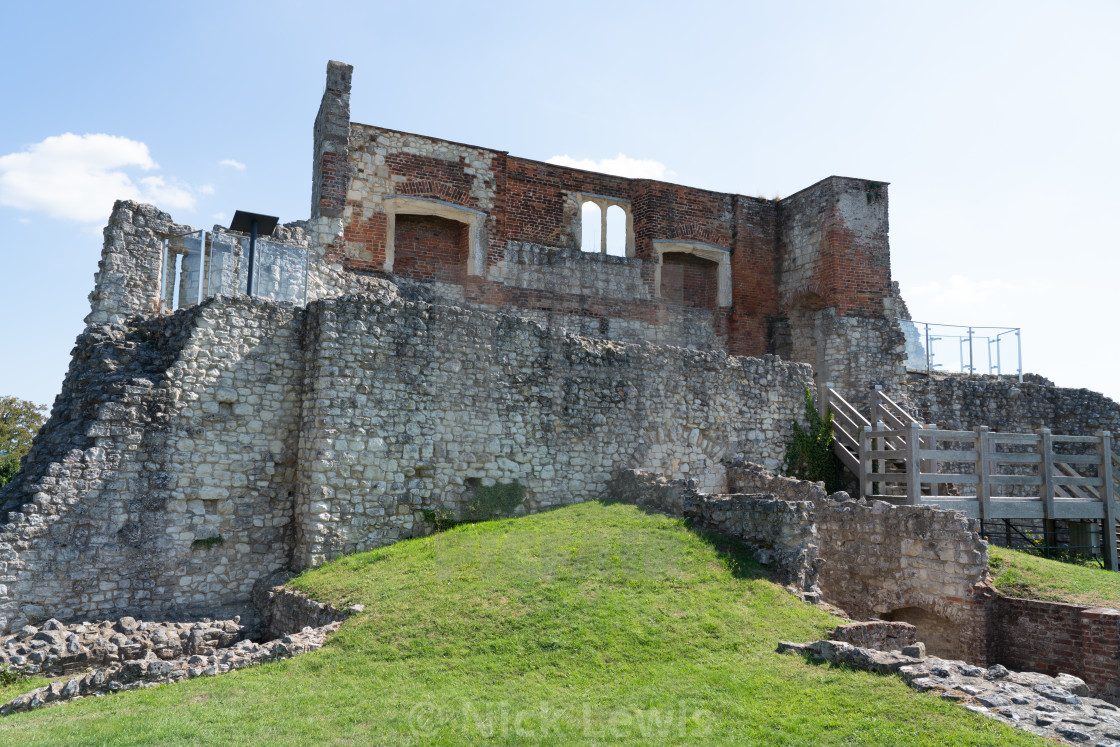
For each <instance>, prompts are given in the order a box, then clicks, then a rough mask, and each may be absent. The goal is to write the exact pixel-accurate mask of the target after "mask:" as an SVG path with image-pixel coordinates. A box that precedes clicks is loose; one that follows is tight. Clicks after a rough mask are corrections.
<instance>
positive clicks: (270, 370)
mask: <svg viewBox="0 0 1120 747" xmlns="http://www.w3.org/2000/svg"><path fill="white" fill-rule="evenodd" d="M301 336H302V319H301V317H300V315H299V314H297V312H296V310H295V309H293V308H292V307H290V306H284V305H278V304H269V303H265V302H261V301H249V300H247V299H238V300H229V299H224V300H217V299H215V300H211V301H208V302H206V303H204V304H202V305H200V306H196V307H193V308H191V309H187V310H185V311H180V312H178V313H177V314H175V315H173V316H170V317H163V318H156V319H153V320H149V321H145V322H143V323H140V324H138V325H136V326H133V327H120V326H107V327H91V328H90V330H89V331H88V332H86V333H85V334H84V335H83V336H82V337H81V338H79V345H78V348H77V349H76V351H75V355H74V358H73V362H72V364H71V369H70V372H69V374H68V375H67V379H66V382H65V383H64V385H63V391H62V394H61V395H60V396H59V397H58V399H57V400H56V403H55V407H54V410H53V412H52V417H51V419H50V422H49V423H48V425H47V426H46V427H45V428H44V430H43V432H42V433H41V434H40V436H39V437H38V438H37V440H36V443H35V446H34V447H33V450H32V453H31V454H30V455H29V461H28V464H29V469H28V470H27V471H26V472H25V473H22V474H20V475H19V476H18V477H17V479H16V480H14V481H13V482H12V483H10V484H9V485H7V486H5V487H4V489H3V490H0V504H2V505H3V506H5V507H7V508H8V509H9V513H8V521H7V523H6V524H4V525H3V526H0V552H3V557H4V559H3V560H2V561H0V562H2V564H3V576H2V577H0V629H10V628H12V627H16V628H18V627H19V626H21V625H23V624H25V623H27V622H35V621H38V620H44V619H46V618H48V617H57V618H59V619H63V620H66V619H71V618H83V619H93V618H97V617H116V616H120V615H124V614H132V615H135V616H139V617H145V618H149V619H150V618H151V617H153V616H164V615H174V614H179V613H181V612H183V611H187V612H189V611H190V610H192V609H206V608H214V607H220V606H231V605H232V606H236V605H244V603H245V602H246V601H247V600H248V596H249V592H250V590H251V589H252V587H253V584H254V583H255V582H256V581H257V579H258V578H260V577H261V576H263V575H265V574H268V573H271V572H273V571H276V570H279V569H282V568H286V567H287V566H288V565H289V562H290V556H291V548H292V537H293V528H292V519H293V514H294V510H293V505H292V486H293V484H294V482H295V474H296V462H295V457H296V454H297V444H298V431H297V426H298V422H299V419H298V416H299V409H300V406H301V400H300V396H299V391H300V386H301V383H302V378H303V353H302V350H301Z"/></svg>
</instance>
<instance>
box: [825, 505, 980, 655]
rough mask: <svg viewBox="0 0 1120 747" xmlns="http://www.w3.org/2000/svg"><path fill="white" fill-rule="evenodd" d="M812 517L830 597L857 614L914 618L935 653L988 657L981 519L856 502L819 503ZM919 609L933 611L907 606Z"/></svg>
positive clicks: (920, 637) (920, 635)
mask: <svg viewBox="0 0 1120 747" xmlns="http://www.w3.org/2000/svg"><path fill="white" fill-rule="evenodd" d="M813 516H814V519H815V521H816V523H817V531H818V533H819V535H820V545H821V557H822V559H823V560H824V564H823V566H822V567H821V574H820V585H821V591H822V592H823V593H824V599H825V600H826V601H828V602H831V603H832V604H835V605H837V606H838V607H841V608H842V609H844V610H845V611H846V612H847V613H848V614H850V615H852V616H853V617H856V618H858V619H867V618H872V617H881V618H885V619H898V620H901V621H903V622H912V623H914V624H915V625H916V626H917V628H918V640H920V641H924V642H925V643H926V644H927V646H930V652H931V653H932V654H935V655H952V656H961V657H963V658H965V659H968V660H969V661H979V662H983V661H986V660H987V657H988V630H987V625H986V620H987V604H988V603H989V600H990V599H991V598H992V597H993V596H994V590H993V589H992V588H991V587H990V586H989V585H988V543H987V542H985V541H983V540H982V539H980V536H979V534H978V530H979V528H980V527H979V522H978V521H977V520H976V519H967V518H965V517H964V515H963V514H961V513H960V512H958V511H945V510H940V509H936V508H932V507H928V506H892V505H890V504H888V503H883V502H882V501H871V502H865V501H860V502H857V501H852V500H848V501H844V502H841V503H834V502H827V503H818V504H817V507H816V510H815V511H814V514H813ZM914 608H917V609H918V610H921V611H924V612H925V613H930V614H927V615H918V616H917V617H915V618H913V619H910V618H909V617H908V616H907V615H908V612H907V611H908V610H913V609H914ZM896 615H897V617H896ZM935 641H943V642H944V643H943V645H942V646H940V647H938V646H935V645H933V642H935ZM954 644H955V645H954ZM938 649H941V650H938ZM944 649H948V650H944Z"/></svg>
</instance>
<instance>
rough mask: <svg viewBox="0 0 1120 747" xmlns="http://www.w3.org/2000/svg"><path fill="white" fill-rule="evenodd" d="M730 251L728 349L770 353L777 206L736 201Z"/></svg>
mask: <svg viewBox="0 0 1120 747" xmlns="http://www.w3.org/2000/svg"><path fill="white" fill-rule="evenodd" d="M732 249H733V251H732V253H731V309H730V320H729V322H730V329H729V331H728V342H727V345H728V352H729V353H732V354H733V355H763V354H764V353H767V352H770V325H771V323H772V321H773V319H774V317H776V316H777V315H778V205H777V203H775V202H773V201H771V200H763V199H761V198H757V197H739V198H738V199H737V200H736V203H735V243H734V246H733V247H732Z"/></svg>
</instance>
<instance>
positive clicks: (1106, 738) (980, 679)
mask: <svg viewBox="0 0 1120 747" xmlns="http://www.w3.org/2000/svg"><path fill="white" fill-rule="evenodd" d="M778 651H779V652H783V653H796V654H801V655H803V656H807V657H809V658H811V659H814V660H816V661H827V662H830V663H832V664H836V665H843V666H847V667H852V668H853V669H862V670H865V671H869V672H876V673H878V674H894V673H897V674H898V675H899V676H900V677H901V678H902V680H903V681H904V682H906V683H907V684H909V685H910V687H912V688H914V689H915V690H918V691H919V692H928V693H933V694H935V695H937V696H939V697H941V698H944V699H945V700H950V701H953V702H956V703H959V704H960V705H961V706H963V707H965V708H967V709H968V710H970V711H972V712H973V713H978V714H980V715H982V716H986V717H988V718H992V719H995V720H997V721H1002V722H1003V723H1005V724H1008V725H1009V726H1013V727H1015V728H1017V729H1023V730H1025V731H1029V732H1031V733H1032V734H1037V735H1039V736H1042V737H1045V738H1047V739H1048V740H1051V741H1055V742H1064V743H1067V744H1092V745H1101V747H1111V746H1112V745H1116V744H1120V708H1118V707H1117V706H1116V705H1114V704H1113V703H1109V702H1107V701H1105V700H1098V699H1096V698H1090V697H1087V696H1088V695H1089V689H1088V687H1087V686H1086V684H1085V682H1084V681H1083V680H1081V679H1080V678H1078V677H1074V676H1072V675H1069V674H1059V675H1057V676H1056V677H1049V676H1047V675H1045V674H1036V673H1034V672H1016V671H1011V670H1009V669H1008V668H1007V667H1005V666H1003V665H1001V664H994V665H992V666H990V667H988V668H987V669H984V668H981V667H977V666H974V665H972V664H969V663H967V662H964V661H960V660H947V659H943V658H938V657H935V656H930V657H925V656H924V655H923V656H920V657H914V656H907V655H904V654H899V653H893V652H889V651H877V650H875V649H872V648H865V647H862V646H853V645H852V644H850V643H846V642H843V641H836V640H831V641H816V642H814V643H808V644H802V643H787V642H782V643H780V644H779V646H778Z"/></svg>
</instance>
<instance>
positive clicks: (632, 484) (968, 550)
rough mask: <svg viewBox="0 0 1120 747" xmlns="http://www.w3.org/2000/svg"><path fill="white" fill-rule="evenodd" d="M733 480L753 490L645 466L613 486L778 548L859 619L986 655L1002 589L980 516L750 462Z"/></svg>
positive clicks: (735, 465) (953, 650)
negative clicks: (704, 485) (991, 579)
mask: <svg viewBox="0 0 1120 747" xmlns="http://www.w3.org/2000/svg"><path fill="white" fill-rule="evenodd" d="M728 484H729V486H730V487H731V489H732V490H739V491H744V492H748V493H752V494H753V495H701V494H699V493H698V492H697V491H696V488H695V486H694V485H688V484H683V483H679V482H674V481H671V480H665V479H657V478H656V476H650V475H644V474H641V473H621V474H620V476H619V478H618V480H617V481H616V482H615V486H614V487H613V488H612V490H613V494H614V495H615V496H616V497H618V498H620V499H623V500H627V501H628V502H633V503H638V504H639V505H647V506H650V507H652V508H657V509H658V510H662V511H666V512H668V513H672V514H674V515H679V516H687V517H689V518H693V519H696V520H698V521H700V522H702V523H703V524H704V525H705V526H707V527H709V528H711V529H713V530H716V531H719V532H721V533H724V534H726V535H728V536H731V537H735V538H737V539H740V540H741V541H743V542H745V543H746V544H748V545H749V546H751V547H755V548H761V549H764V550H766V549H771V550H772V551H773V556H772V558H769V562H772V563H774V564H775V566H776V567H779V568H781V569H782V570H781V572H780V576H781V577H782V578H783V579H784V578H786V577H787V576H788V575H789V570H788V569H790V568H800V569H801V570H800V571H799V572H800V573H801V574H802V575H801V577H802V578H809V577H812V578H814V579H815V580H816V581H817V582H818V583H819V591H820V597H821V599H823V600H824V601H826V602H828V603H830V604H834V605H836V606H838V607H840V608H841V609H843V610H844V611H845V612H846V613H848V614H849V615H851V616H852V617H854V618H856V619H860V620H867V619H870V618H882V619H886V620H890V621H894V622H899V623H911V624H913V626H914V627H915V628H916V630H917V638H918V640H921V641H923V642H925V643H926V644H927V646H929V647H930V650H931V651H932V652H933V653H941V654H952V655H960V656H964V657H966V658H968V659H969V660H970V661H980V662H984V661H986V660H987V658H988V654H989V652H988V645H989V631H988V626H987V620H988V614H989V610H990V604H991V600H992V599H993V598H994V595H995V591H994V589H992V588H991V586H990V585H989V584H988V572H987V560H988V557H987V543H985V542H984V541H983V540H981V539H980V537H979V535H978V534H977V529H978V525H977V522H976V521H975V520H970V519H966V518H964V517H963V516H962V515H961V514H960V513H958V512H956V511H944V510H939V509H935V508H929V507H919V506H892V505H890V504H887V503H883V502H879V501H876V502H872V503H868V502H866V501H859V502H857V501H853V500H851V499H849V498H848V496H847V494H846V493H835V494H833V495H832V496H828V497H825V495H824V488H823V486H822V485H821V484H819V483H811V482H806V481H802V480H795V479H792V478H788V477H781V476H779V475H775V474H773V473H771V472H770V471H769V470H766V469H764V468H763V467H761V466H759V465H754V464H747V463H744V462H741V461H738V462H737V461H734V460H732V461H730V462H729V464H728ZM791 540H793V542H794V545H795V546H796V547H798V548H801V547H809V546H810V545H812V546H813V548H814V549H813V551H812V552H811V553H810V552H804V553H801V551H800V550H798V551H797V552H793V554H792V555H791V554H790V553H791V552H792V548H791V547H787V546H786V545H785V544H784V543H786V542H789V541H791ZM798 553H801V554H798ZM760 557H766V556H765V555H763V556H760ZM764 562H768V561H766V560H764ZM810 566H811V568H812V570H811V571H810V570H808V568H809V567H810ZM783 583H788V581H785V580H783ZM805 588H808V587H805Z"/></svg>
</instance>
